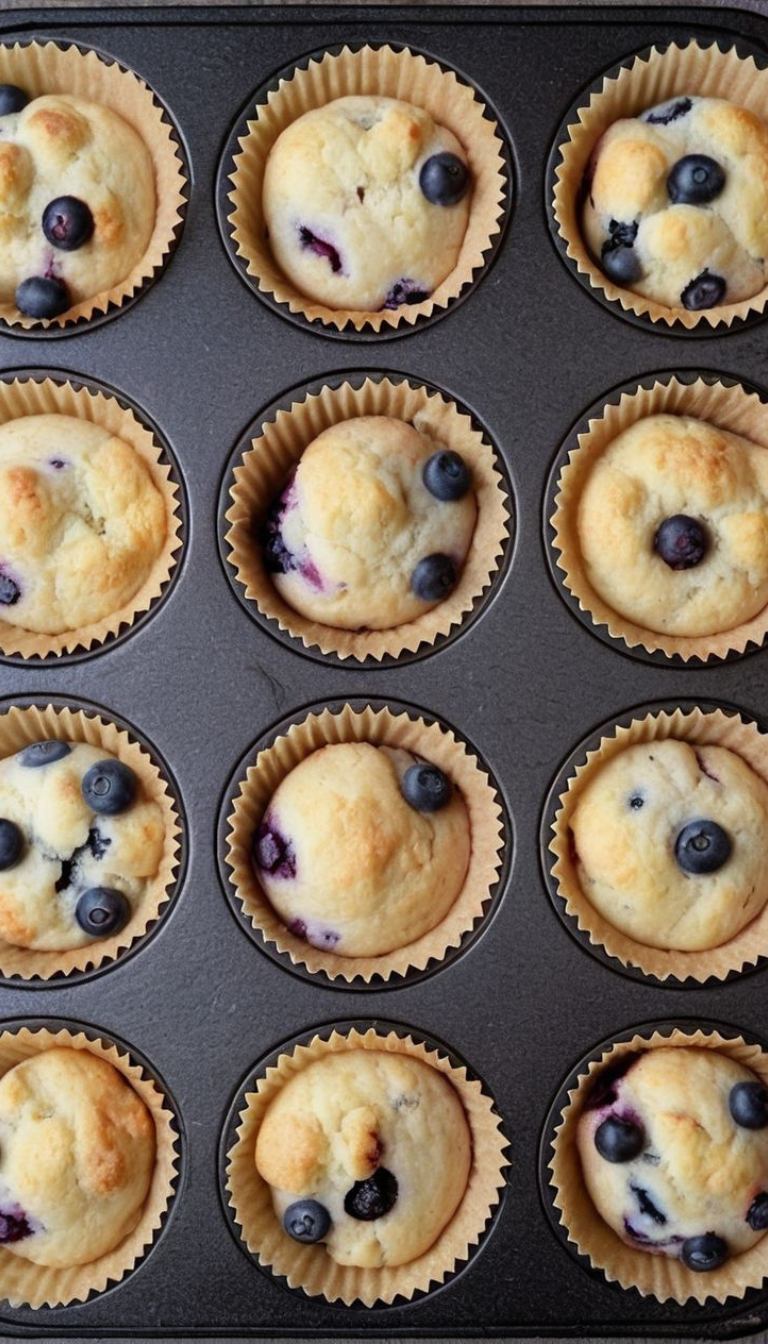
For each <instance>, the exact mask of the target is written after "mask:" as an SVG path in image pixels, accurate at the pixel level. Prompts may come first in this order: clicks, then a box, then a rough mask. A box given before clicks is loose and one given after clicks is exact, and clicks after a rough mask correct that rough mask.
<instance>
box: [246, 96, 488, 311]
mask: <svg viewBox="0 0 768 1344" xmlns="http://www.w3.org/2000/svg"><path fill="white" fill-rule="evenodd" d="M470 186H471V176H470V170H469V168H468V166H467V156H466V152H465V150H464V149H463V147H462V145H461V144H460V143H459V141H458V140H457V139H456V137H455V136H454V135H453V134H452V132H451V131H449V130H448V129H447V128H446V127H444V126H439V125H436V124H435V122H434V121H433V120H432V118H431V116H430V115H429V113H428V112H426V111H424V110H423V109H421V108H418V107H413V106H411V104H410V103H406V102H399V101H397V100H396V99H393V98H379V97H360V96H352V97H346V98H337V99H335V100H334V101H333V102H330V103H328V104H326V106H324V107H319V108H315V109H314V110H313V111H311V112H306V113H305V114H304V115H303V116H301V117H299V118H297V120H296V121H295V122H293V123H292V124H291V125H290V126H288V127H287V128H286V129H285V130H284V131H283V132H282V134H281V135H280V136H279V137H278V139H277V140H276V142H275V144H274V146H273V148H272V150H271V152H270V155H269V158H268V160H267V166H266V171H265V175H264V187H263V206H264V217H265V220H266V224H267V228H268V233H269V244H270V247H271V249H272V253H273V255H274V257H275V260H276V261H277V263H278V265H279V266H280V268H281V270H282V271H283V272H284V274H285V275H286V276H287V277H288V279H289V280H291V281H292V283H293V284H294V285H295V286H296V288H297V289H298V290H299V291H300V292H301V293H302V294H304V295H306V296H307V297H308V298H310V299H315V300H316V301H317V302H319V303H323V304H325V305H326V306H327V307H329V308H334V309H350V310H355V311H363V312H379V311H380V310H381V309H385V308H386V309H396V308H399V307H400V306H401V305H402V304H409V303H421V302H423V300H424V299H427V298H429V296H430V294H431V293H432V292H433V290H435V289H436V288H437V287H438V285H440V284H441V283H442V281H443V280H445V279H446V277H447V276H448V275H450V273H451V271H452V270H453V269H454V267H455V265H456V262H457V260H458V257H459V252H460V250H461V245H462V242H463V240H464V234H465V232H466V227H467V220H468V218H469V206H470Z"/></svg>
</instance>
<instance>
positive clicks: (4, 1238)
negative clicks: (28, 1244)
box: [0, 1204, 32, 1246]
mask: <svg viewBox="0 0 768 1344" xmlns="http://www.w3.org/2000/svg"><path fill="white" fill-rule="evenodd" d="M31 1236H32V1228H31V1227H30V1225H29V1223H28V1222H27V1215H26V1214H25V1213H22V1211H21V1209H20V1208H19V1206H18V1204H17V1205H16V1207H15V1209H14V1211H13V1212H11V1211H10V1210H8V1212H7V1213H6V1212H5V1211H4V1210H2V1209H0V1245H2V1246H6V1245H7V1244H8V1242H9V1241H21V1240H22V1238H23V1237H31Z"/></svg>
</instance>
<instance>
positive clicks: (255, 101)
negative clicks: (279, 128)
mask: <svg viewBox="0 0 768 1344" xmlns="http://www.w3.org/2000/svg"><path fill="white" fill-rule="evenodd" d="M362 47H373V48H374V49H375V50H378V49H379V48H381V47H391V48H392V49H393V50H395V51H409V52H412V53H414V54H415V55H416V56H423V57H424V58H425V59H426V60H427V61H429V62H431V63H433V64H435V65H437V66H438V67H439V68H440V70H442V71H443V72H444V73H448V74H453V75H455V76H456V78H457V80H458V81H459V83H462V84H465V85H467V86H468V87H469V88H470V89H472V90H473V91H475V92H476V93H477V94H478V95H479V100H480V101H481V102H482V106H483V109H484V111H485V112H486V113H491V114H492V115H491V116H490V117H486V120H495V122H496V128H497V138H498V141H499V146H500V156H501V158H502V160H503V168H502V169H501V172H500V175H501V177H502V179H503V192H504V196H503V201H502V204H501V207H500V209H501V215H500V218H499V221H498V230H497V232H496V233H495V234H494V235H493V237H492V238H491V241H490V244H489V246H488V249H487V251H486V252H485V253H484V254H483V264H482V266H480V267H478V268H477V270H476V272H475V273H474V274H473V276H472V278H471V279H470V280H468V281H467V282H466V283H465V285H464V286H463V287H462V289H461V291H460V292H459V293H458V294H457V295H456V296H455V298H453V299H449V300H448V302H447V304H445V306H443V307H439V308H437V309H436V310H435V311H434V312H432V313H430V314H429V315H427V316H420V317H417V319H416V321H415V322H413V323H410V322H408V323H402V322H398V323H397V324H396V325H393V326H385V327H382V329H381V330H380V331H374V330H372V329H371V328H370V326H369V324H368V323H366V324H365V326H364V327H363V328H362V329H361V330H360V331H356V330H355V328H354V327H353V326H351V324H349V323H348V324H347V326H345V327H344V328H342V329H341V330H339V329H338V328H336V327H334V326H331V325H329V324H327V323H325V322H323V321H322V319H321V318H315V319H313V320H310V319H309V318H307V317H305V316H304V314H303V313H301V312H298V313H292V312H291V311H290V308H289V307H288V305H287V304H286V303H283V302H282V301H280V300H278V299H276V298H275V297H274V295H272V294H270V293H267V292H266V291H265V290H263V289H262V288H261V286H260V285H259V283H258V276H252V275H249V273H248V267H247V263H246V262H245V260H244V258H242V257H241V256H239V254H238V252H237V248H236V246H235V243H234V239H233V229H232V225H231V215H232V205H231V202H230V199H229V194H230V190H231V179H232V177H233V175H234V171H235V156H236V155H237V153H238V151H239V146H240V142H241V140H243V139H244V137H245V136H246V135H247V134H248V122H249V121H253V120H254V115H255V114H256V113H257V111H258V109H259V108H260V107H261V106H262V105H263V104H264V103H266V101H267V98H268V96H269V94H270V93H271V92H272V91H273V90H276V89H277V88H279V85H280V83H281V82H282V81H283V80H284V79H286V78H289V77H290V76H291V75H292V74H293V73H294V72H296V71H298V70H303V69H306V68H307V66H308V64H309V63H310V62H311V61H312V60H313V59H316V58H317V59H319V58H320V57H322V56H324V55H326V54H330V55H336V54H338V53H339V52H341V51H343V50H345V49H350V50H352V51H354V50H358V49H360V48H362ZM519 177H520V171H519V164H518V162H517V156H516V154H515V150H514V140H513V138H512V135H511V133H510V130H509V127H508V126H507V124H506V121H505V120H504V119H503V118H502V117H501V115H500V113H499V111H498V109H497V107H496V105H495V104H494V103H493V102H492V101H491V100H490V99H489V98H488V97H487V95H486V94H485V91H484V89H483V88H482V86H481V85H480V84H478V83H477V82H476V81H475V80H474V79H471V78H470V76H469V75H467V74H466V73H465V72H464V70H463V69H461V68H460V67H459V66H456V65H453V64H450V63H448V62H447V61H445V60H444V59H442V58H441V57H439V56H436V55H435V54H434V53H433V52H431V51H428V50H427V49H426V48H423V47H421V46H414V45H412V44H411V43H408V42H402V41H400V40H399V39H397V38H386V37H370V38H364V37H359V38H355V37H349V38H342V39H341V40H340V41H339V42H333V43H330V44H327V45H326V46H321V47H314V48H313V49H312V50H311V51H306V52H302V53H301V54H300V55H299V56H297V57H295V58H294V59H293V60H292V61H290V62H289V63H288V64H286V65H283V66H281V67H280V68H279V69H278V70H275V71H273V73H272V74H271V75H270V76H269V77H268V78H267V79H265V80H263V81H262V83H261V84H260V85H259V86H258V87H257V88H256V89H254V90H253V91H252V92H251V93H250V94H249V96H248V98H247V100H246V101H245V102H244V103H243V104H242V105H241V107H240V108H239V110H238V111H237V113H236V114H235V117H234V120H233V121H232V122H231V123H230V126H229V129H228V130H227V131H226V132H225V135H224V137H223V139H222V141H221V142H220V147H219V153H218V156H217V160H216V174H215V179H214V210H215V215H216V224H217V226H218V235H219V240H220V242H221V245H222V247H223V249H224V252H225V255H226V256H227V259H228V260H229V262H230V264H231V265H232V266H233V267H234V269H235V271H236V273H237V275H238V277H239V279H240V280H241V281H242V283H243V284H244V285H245V286H246V288H247V289H249V290H250V291H251V293H252V294H254V295H255V296H256V298H257V299H259V300H260V302H262V303H264V304H265V305H266V307H268V308H269V309H271V311H272V312H273V313H276V314H277V315H278V316H279V317H282V318H283V319H284V320H285V321H288V322H291V323H292V324H293V325H294V326H295V327H297V328H298V329H299V330H301V331H305V332H307V331H310V332H313V333H314V334H315V335H316V336H324V337H329V338H330V339H331V340H342V341H352V342H353V343H355V344H356V343H358V342H360V343H361V344H367V343H372V344H375V343H377V342H380V341H390V340H395V339H396V338H397V337H402V336H409V335H412V334H413V333H415V332H418V331H422V330H423V329H424V328H425V327H427V326H431V325H433V323H435V322H439V321H440V319H441V318H442V317H446V316H447V315H448V314H449V313H451V312H453V310H454V309H455V308H457V307H459V306H460V305H461V304H462V303H464V302H466V300H467V299H468V298H469V297H470V296H471V295H472V294H473V293H474V291H475V289H476V288H477V286H478V285H479V284H480V282H481V281H482V279H483V277H484V276H485V275H487V273H488V271H489V270H490V269H491V267H492V266H493V265H494V263H495V262H496V260H497V258H498V256H499V253H500V252H501V249H502V246H503V243H504V239H505V236H506V233H507V228H508V226H509V224H510V221H511V219H512V216H513V214H514V212H515V207H516V204H517V192H516V190H515V187H516V184H517V182H518V181H519Z"/></svg>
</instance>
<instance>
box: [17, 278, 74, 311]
mask: <svg viewBox="0 0 768 1344" xmlns="http://www.w3.org/2000/svg"><path fill="white" fill-rule="evenodd" d="M16 307H17V308H18V310H19V312H20V313H23V314H24V316H25V317H60V316H61V314H62V313H65V312H66V311H67V309H68V308H69V307H71V300H70V297H69V290H68V289H67V286H66V285H65V284H64V282H63V281H62V280H55V279H54V278H53V276H45V275H32V276H30V278H29V279H28V280H22V282H21V284H20V285H17V287H16Z"/></svg>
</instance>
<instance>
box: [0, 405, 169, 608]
mask: <svg viewBox="0 0 768 1344" xmlns="http://www.w3.org/2000/svg"><path fill="white" fill-rule="evenodd" d="M0 517H2V521H3V526H2V529H1V530H0V618H1V619H2V620H4V621H7V622H8V623H9V624H10V625H15V626H19V627H21V628H22V629H24V630H32V631H36V632H39V633H41V634H58V633H61V632H63V631H67V630H76V629H79V628H81V627H83V626H87V625H91V624H92V623H94V622H97V621H100V620H102V619H104V618H105V617H107V616H110V615H112V614H113V613H114V612H116V611H119V610H120V608H121V607H123V606H125V605H126V603H128V602H130V600H131V598H132V597H133V596H134V595H135V594H136V593H137V592H138V590H139V589H140V588H141V586H142V584H143V583H144V582H145V580H146V579H147V577H148V575H149V573H150V571H151V569H152V566H153V565H154V563H155V561H156V560H157V558H158V556H159V555H160V552H161V551H162V549H163V546H164V543H165V537H166V531H167V517H166V507H165V502H164V500H163V497H162V495H161V493H160V491H159V490H158V489H157V487H156V486H155V484H154V482H153V480H152V477H151V475H150V472H149V469H148V467H147V466H146V465H145V463H144V461H143V460H142V458H141V457H140V456H139V454H138V453H137V452H135V450H134V449H133V448H132V447H130V445H129V444H127V443H125V442H124V441H123V440H122V439H119V438H116V437H115V436H114V435H113V434H111V433H110V432H109V430H107V429H104V428H103V427H102V426H100V425H97V424H92V423H91V422H90V421H87V420H80V419H78V418H76V417H74V416H68V415H29V416H22V417H21V418H19V419H17V420H11V421H9V422H8V423H7V424H4V425H2V426H0Z"/></svg>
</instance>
